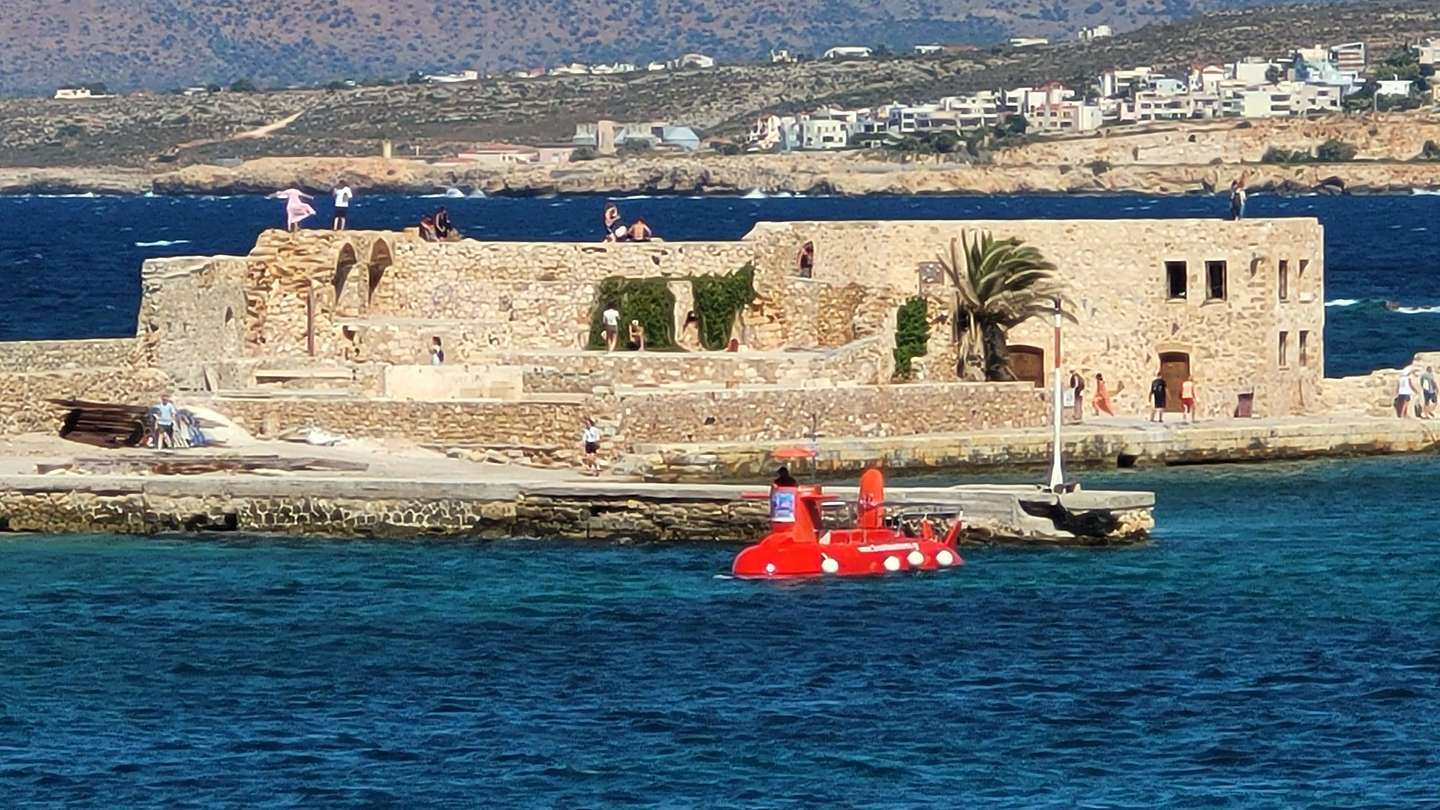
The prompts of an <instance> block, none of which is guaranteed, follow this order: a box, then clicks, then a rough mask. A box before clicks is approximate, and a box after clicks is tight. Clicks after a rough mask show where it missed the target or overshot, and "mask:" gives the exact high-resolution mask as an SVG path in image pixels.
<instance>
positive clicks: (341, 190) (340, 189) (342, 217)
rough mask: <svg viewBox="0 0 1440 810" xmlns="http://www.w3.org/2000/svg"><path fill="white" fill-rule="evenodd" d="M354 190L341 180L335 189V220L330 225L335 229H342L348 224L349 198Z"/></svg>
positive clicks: (353, 193) (353, 194)
mask: <svg viewBox="0 0 1440 810" xmlns="http://www.w3.org/2000/svg"><path fill="white" fill-rule="evenodd" d="M354 196H355V192H353V191H351V190H350V186H349V185H347V184H346V183H345V182H344V181H341V183H340V184H339V186H337V187H336V189H335V222H334V224H333V225H332V226H331V227H333V228H334V229H335V230H337V231H343V230H345V228H347V227H348V226H349V225H350V200H351V198H353V197H354Z"/></svg>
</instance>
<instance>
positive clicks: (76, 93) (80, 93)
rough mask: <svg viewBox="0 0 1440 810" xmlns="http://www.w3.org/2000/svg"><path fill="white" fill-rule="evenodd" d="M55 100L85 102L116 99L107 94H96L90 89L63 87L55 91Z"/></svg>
mask: <svg viewBox="0 0 1440 810" xmlns="http://www.w3.org/2000/svg"><path fill="white" fill-rule="evenodd" d="M55 98H60V99H65V100H67V101H83V100H88V99H96V98H114V96H113V95H109V94H107V93H96V92H95V91H93V90H91V89H90V88H88V87H62V88H60V89H59V90H56V91H55Z"/></svg>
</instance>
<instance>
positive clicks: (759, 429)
mask: <svg viewBox="0 0 1440 810" xmlns="http://www.w3.org/2000/svg"><path fill="white" fill-rule="evenodd" d="M618 415H619V421H620V426H621V433H622V434H623V437H624V440H625V443H628V444H636V443H644V442H652V443H653V442H697V441H705V442H725V441H736V442H750V441H774V440H791V441H795V442H802V441H805V440H806V437H808V436H810V435H811V433H812V431H818V432H819V433H820V434H821V435H824V436H854V437H883V436H912V435H917V434H924V433H936V432H950V431H956V432H959V431H970V430H992V429H995V428H1002V427H1015V428H1020V427H1034V426H1038V425H1043V424H1045V420H1046V406H1045V402H1044V399H1043V397H1042V395H1041V392H1039V391H1037V390H1036V389H1035V387H1034V386H1033V385H1030V384H1027V383H948V384H913V385H863V386H861V385H856V386H829V387H770V388H756V389H737V390H716V391H701V392H686V391H674V392H666V393H631V394H626V395H622V396H620V397H619V404H618Z"/></svg>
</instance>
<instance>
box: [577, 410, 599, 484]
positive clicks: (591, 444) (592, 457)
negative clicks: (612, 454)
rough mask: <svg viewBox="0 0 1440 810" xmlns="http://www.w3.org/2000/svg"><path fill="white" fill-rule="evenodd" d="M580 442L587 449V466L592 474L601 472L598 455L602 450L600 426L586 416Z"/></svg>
mask: <svg viewBox="0 0 1440 810" xmlns="http://www.w3.org/2000/svg"><path fill="white" fill-rule="evenodd" d="M580 442H581V443H582V444H583V445H584V449H585V467H586V469H588V470H589V471H590V474H591V475H599V474H600V459H599V457H598V456H597V455H596V454H597V453H599V452H600V428H598V427H596V426H595V420H594V419H591V418H590V417H588V416H587V417H585V429H584V430H582V431H581V432H580Z"/></svg>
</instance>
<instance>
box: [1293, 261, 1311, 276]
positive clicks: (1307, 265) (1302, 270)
mask: <svg viewBox="0 0 1440 810" xmlns="http://www.w3.org/2000/svg"><path fill="white" fill-rule="evenodd" d="M1309 269H1310V260H1309V259H1301V260H1300V272H1299V273H1297V274H1296V277H1297V278H1304V277H1305V271H1306V270H1309Z"/></svg>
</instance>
